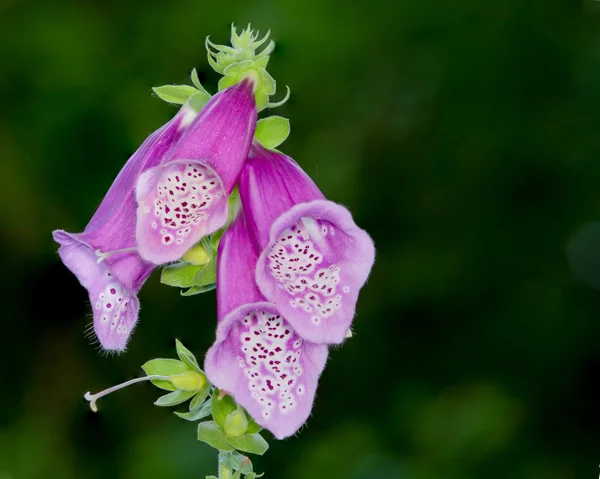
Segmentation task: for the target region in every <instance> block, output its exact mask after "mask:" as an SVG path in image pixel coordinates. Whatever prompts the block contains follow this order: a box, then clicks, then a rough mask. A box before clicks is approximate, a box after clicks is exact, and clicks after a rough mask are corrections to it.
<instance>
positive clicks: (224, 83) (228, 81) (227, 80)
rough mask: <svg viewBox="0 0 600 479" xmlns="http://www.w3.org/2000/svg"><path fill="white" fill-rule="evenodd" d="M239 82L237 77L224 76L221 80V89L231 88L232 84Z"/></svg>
mask: <svg viewBox="0 0 600 479" xmlns="http://www.w3.org/2000/svg"><path fill="white" fill-rule="evenodd" d="M237 82H238V78H237V77H223V78H221V79H220V80H219V85H218V87H219V91H221V90H225V88H229V87H230V86H232V85H235V84H236V83H237Z"/></svg>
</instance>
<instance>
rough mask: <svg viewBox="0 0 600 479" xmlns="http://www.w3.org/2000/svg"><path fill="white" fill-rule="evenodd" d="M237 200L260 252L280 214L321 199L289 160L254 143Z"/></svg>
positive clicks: (315, 188)
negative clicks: (240, 203) (296, 206)
mask: <svg viewBox="0 0 600 479" xmlns="http://www.w3.org/2000/svg"><path fill="white" fill-rule="evenodd" d="M240 198H241V200H242V204H243V206H244V211H245V214H246V219H247V222H248V228H249V229H250V232H251V234H252V236H253V237H254V238H255V240H256V243H257V245H258V247H259V248H264V247H265V246H266V245H267V243H268V242H269V234H270V231H271V225H272V224H273V221H275V220H276V219H277V218H278V217H279V216H280V215H281V214H283V213H285V212H286V211H287V210H288V209H289V208H291V207H292V206H294V205H295V204H297V203H304V202H307V201H312V200H320V199H324V198H325V197H324V196H323V193H321V191H320V190H319V188H318V187H317V185H315V183H314V181H313V180H312V179H311V178H310V177H309V176H308V175H307V174H306V173H305V172H304V170H302V168H300V166H299V165H298V163H296V162H295V161H294V160H293V159H291V158H290V157H289V156H286V155H284V154H283V153H280V152H277V151H269V150H267V149H265V148H263V147H262V146H261V145H259V144H258V143H254V144H253V145H252V150H251V152H250V156H249V158H248V161H247V162H246V165H245V167H244V169H243V171H242V174H241V175H240Z"/></svg>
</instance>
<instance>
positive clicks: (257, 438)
mask: <svg viewBox="0 0 600 479" xmlns="http://www.w3.org/2000/svg"><path fill="white" fill-rule="evenodd" d="M227 442H228V443H229V444H230V445H231V446H233V447H234V448H236V449H238V450H240V451H244V452H249V453H250V454H258V455H259V456H262V455H263V454H264V453H265V451H266V450H267V449H269V444H267V441H265V440H264V439H263V437H262V436H261V435H260V434H244V435H243V436H240V437H228V438H227Z"/></svg>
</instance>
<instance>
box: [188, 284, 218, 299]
mask: <svg viewBox="0 0 600 479" xmlns="http://www.w3.org/2000/svg"><path fill="white" fill-rule="evenodd" d="M216 287H217V283H211V284H207V285H205V286H192V287H191V288H190V289H188V290H186V291H182V292H181V296H194V295H195V294H201V293H208V292H209V291H212V290H213V289H215V288H216Z"/></svg>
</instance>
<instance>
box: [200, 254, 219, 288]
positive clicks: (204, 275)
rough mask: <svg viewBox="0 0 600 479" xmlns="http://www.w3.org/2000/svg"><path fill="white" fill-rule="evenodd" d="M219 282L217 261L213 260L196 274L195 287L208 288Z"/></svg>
mask: <svg viewBox="0 0 600 479" xmlns="http://www.w3.org/2000/svg"><path fill="white" fill-rule="evenodd" d="M216 282H217V261H216V259H213V260H212V261H211V262H210V263H208V264H206V265H204V267H203V268H202V269H201V270H200V271H198V272H197V273H196V276H195V277H194V283H195V286H207V285H209V284H213V283H216Z"/></svg>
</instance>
